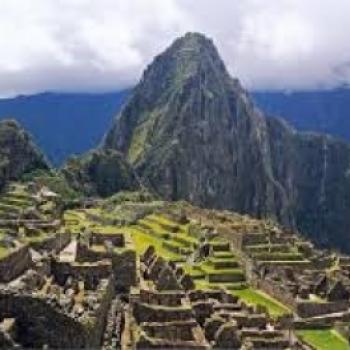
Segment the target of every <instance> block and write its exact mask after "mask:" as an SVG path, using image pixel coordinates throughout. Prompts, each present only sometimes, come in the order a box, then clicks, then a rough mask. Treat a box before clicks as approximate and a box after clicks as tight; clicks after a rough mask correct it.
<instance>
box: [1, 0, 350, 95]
mask: <svg viewBox="0 0 350 350" xmlns="http://www.w3.org/2000/svg"><path fill="white" fill-rule="evenodd" d="M349 29H350V0H0V48H1V49H0V96H11V95H16V94H30V93H36V92H42V91H110V90H116V89H122V88H125V87H129V86H132V85H133V84H135V83H136V82H137V80H138V79H139V77H140V74H141V72H142V70H143V69H144V67H145V65H147V64H148V63H149V62H150V61H151V60H152V58H153V56H154V55H156V54H157V53H159V52H160V51H162V50H163V49H165V48H166V47H167V46H168V45H169V44H170V43H171V42H172V40H173V39H175V38H176V37H177V36H180V35H183V34H184V33H185V32H187V31H200V32H203V33H205V34H206V35H208V36H209V37H211V38H213V39H214V41H215V43H216V45H217V47H218V48H219V51H220V53H221V55H222V57H223V59H224V61H225V62H226V64H227V66H228V68H229V71H230V72H231V74H232V75H234V76H237V77H239V78H240V79H241V81H242V83H243V84H244V86H245V87H246V88H248V89H260V90H261V89H312V88H319V87H322V88H329V87H334V86H339V85H342V84H345V83H348V82H349V81H350V40H349Z"/></svg>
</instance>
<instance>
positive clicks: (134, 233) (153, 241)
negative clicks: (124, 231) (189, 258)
mask: <svg viewBox="0 0 350 350" xmlns="http://www.w3.org/2000/svg"><path fill="white" fill-rule="evenodd" d="M128 232H129V233H130V235H131V238H132V240H133V242H134V245H135V250H136V252H137V254H139V255H141V254H143V253H144V252H145V250H146V249H147V248H148V247H149V246H150V245H152V246H154V248H155V250H156V252H157V253H158V254H159V255H161V256H162V257H164V258H165V259H168V260H173V261H181V260H183V259H184V258H183V256H182V255H179V254H176V253H173V252H171V251H169V250H168V249H166V248H164V246H163V245H162V243H163V240H161V239H159V238H158V237H157V236H153V235H151V234H148V233H146V232H144V231H142V230H140V229H138V228H137V227H134V228H131V227H129V228H128Z"/></svg>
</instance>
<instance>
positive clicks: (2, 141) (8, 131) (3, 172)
mask: <svg viewBox="0 0 350 350" xmlns="http://www.w3.org/2000/svg"><path fill="white" fill-rule="evenodd" d="M37 169H48V164H47V162H46V160H45V158H44V156H43V154H42V153H41V152H40V151H39V150H38V148H37V147H36V146H35V145H34V143H33V142H32V140H31V137H30V136H29V134H28V133H26V132H25V131H24V129H22V128H21V127H20V126H19V125H18V124H17V123H16V122H15V121H13V120H4V121H1V122H0V190H1V189H2V188H3V187H4V185H5V184H6V182H7V181H10V180H17V179H18V178H20V177H21V176H22V175H23V174H25V173H28V172H31V171H33V170H37Z"/></svg>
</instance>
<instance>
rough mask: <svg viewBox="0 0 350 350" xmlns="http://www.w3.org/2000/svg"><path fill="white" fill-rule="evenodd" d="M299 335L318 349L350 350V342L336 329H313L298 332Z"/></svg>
mask: <svg viewBox="0 0 350 350" xmlns="http://www.w3.org/2000/svg"><path fill="white" fill-rule="evenodd" d="M296 334H297V336H298V337H299V338H300V339H302V340H303V341H304V342H306V343H307V344H309V345H311V346H312V347H314V348H315V349H317V350H349V349H350V345H349V342H348V341H347V340H346V339H345V338H344V337H342V336H341V335H340V334H339V333H338V332H336V331H335V330H334V329H320V330H318V329H311V330H300V331H297V332H296Z"/></svg>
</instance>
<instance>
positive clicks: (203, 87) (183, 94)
mask: <svg viewBox="0 0 350 350" xmlns="http://www.w3.org/2000/svg"><path fill="white" fill-rule="evenodd" d="M104 147H105V149H116V150H119V151H121V152H123V153H124V154H125V155H126V157H127V159H128V160H129V162H130V163H131V164H132V165H133V166H134V167H135V169H136V170H137V172H138V174H139V175H140V176H141V177H142V178H143V179H144V180H145V181H146V182H147V183H148V184H149V186H151V187H152V188H153V189H155V190H156V191H157V192H158V193H159V194H161V195H162V196H163V197H165V198H166V199H171V200H174V199H186V200H189V201H191V202H193V203H195V204H197V205H202V206H205V207H213V208H219V209H221V208H227V209H232V210H235V211H238V212H241V213H250V214H253V215H255V216H258V217H271V218H273V219H276V220H278V221H279V222H281V223H283V224H284V225H286V226H290V227H293V228H294V227H297V228H299V229H300V230H301V231H303V232H305V233H306V234H308V235H310V236H312V237H313V238H315V239H316V240H317V241H318V242H319V243H321V244H333V245H336V246H338V247H340V248H342V249H346V250H348V251H350V242H348V240H347V234H348V232H347V230H348V227H349V224H350V200H349V199H350V147H349V146H348V145H347V144H345V143H342V142H340V141H337V140H335V139H332V138H330V137H326V136H321V135H313V134H304V133H298V132H296V131H295V130H294V129H293V128H291V127H290V126H289V125H287V124H286V123H285V122H283V121H281V120H278V119H266V118H265V116H264V115H263V114H262V113H261V112H260V111H259V110H258V109H257V108H256V107H255V106H254V104H253V103H252V101H251V99H250V97H249V95H248V94H247V92H246V91H245V90H244V89H243V88H242V87H241V85H240V83H239V81H238V80H237V79H233V78H231V77H230V75H229V74H228V72H227V70H226V68H225V65H224V63H223V61H222V60H221V58H220V56H219V54H218V52H217V50H216V48H215V46H214V45H213V43H212V41H211V40H209V39H207V38H206V37H204V36H203V35H200V34H196V33H189V34H186V35H185V36H184V37H182V38H179V39H177V40H176V41H175V42H174V43H173V44H172V45H171V46H170V47H169V48H168V49H167V50H166V51H165V52H164V53H162V54H161V55H159V56H158V57H156V58H155V60H154V62H153V63H152V64H151V65H150V66H149V67H148V68H147V69H146V71H145V72H144V75H143V77H142V80H141V81H140V83H139V84H138V85H137V86H136V88H135V89H134V91H133V93H132V94H131V97H130V98H129V100H128V102H127V103H126V105H125V106H124V108H123V109H122V111H121V113H120V115H119V116H118V117H117V118H116V119H115V123H114V125H113V127H112V129H111V130H110V131H109V132H108V134H107V135H106V138H105V143H104Z"/></svg>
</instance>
